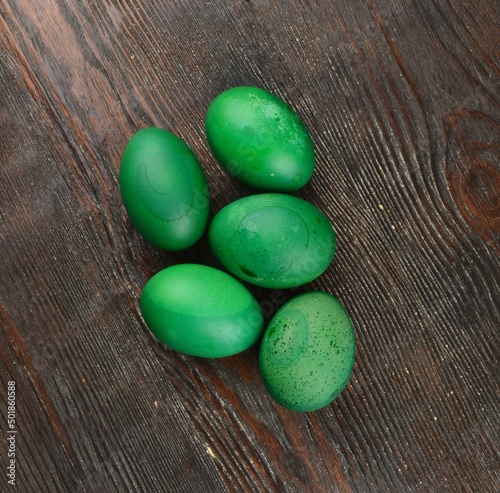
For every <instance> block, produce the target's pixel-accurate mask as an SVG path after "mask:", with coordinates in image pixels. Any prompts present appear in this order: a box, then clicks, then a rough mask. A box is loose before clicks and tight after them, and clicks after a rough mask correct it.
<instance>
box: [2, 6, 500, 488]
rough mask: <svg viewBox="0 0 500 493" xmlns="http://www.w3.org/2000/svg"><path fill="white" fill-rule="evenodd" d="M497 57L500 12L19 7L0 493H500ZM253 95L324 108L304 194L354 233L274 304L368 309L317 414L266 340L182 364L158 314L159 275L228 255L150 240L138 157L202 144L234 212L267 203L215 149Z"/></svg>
mask: <svg viewBox="0 0 500 493" xmlns="http://www.w3.org/2000/svg"><path fill="white" fill-rule="evenodd" d="M499 50H500V3H499V2H498V1H497V0H407V1H400V0H289V1H278V0H275V1H265V0H247V1H244V0H234V1H222V0H215V1H208V2H201V1H200V2H196V1H187V0H165V1H153V0H99V1H98V0H0V81H1V85H0V274H1V278H0V279H1V282H0V326H1V330H0V337H1V346H0V350H1V361H0V364H1V366H0V377H1V381H0V385H1V389H0V394H1V396H2V398H1V410H2V413H1V419H2V421H1V423H0V432H1V440H0V447H1V452H0V459H1V467H2V472H1V480H0V485H1V486H0V491H2V492H3V491H6V492H7V491H19V492H23V493H24V492H44V493H45V492H50V493H55V492H70V493H75V492H141V493H142V492H166V493H177V492H178V493H181V492H182V493H188V492H192V493H213V492H230V491H231V492H233V491H234V492H279V493H281V492H294V493H303V492H311V493H321V492H442V491H451V492H474V493H483V492H497V491H500V463H499V442H500V437H499V417H498V414H499V403H500V399H499V379H498V376H499V367H498V361H499V337H498V336H499V327H500V306H499V305H500V301H499V298H500V289H499V281H500V262H499V257H498V254H499V251H500V242H499V233H500V51H499ZM235 85H255V86H260V87H263V88H265V89H267V90H270V91H272V92H274V93H276V94H277V95H278V96H280V97H282V98H283V99H284V100H286V101H287V102H288V103H289V104H290V105H291V106H292V107H293V108H294V109H295V110H296V111H297V112H298V113H299V115H300V116H301V117H302V119H303V120H304V122H305V123H306V125H307V127H308V128H309V130H310V132H311V135H312V138H313V140H314V142H315V146H316V153H317V167H316V171H315V174H314V176H313V178H312V179H311V181H310V182H309V183H308V184H307V185H306V187H304V188H303V189H302V190H300V191H299V192H298V193H297V195H298V196H300V197H303V198H305V199H307V200H309V201H311V202H312V203H314V204H316V205H317V206H318V207H320V208H321V209H322V210H323V211H324V212H325V214H326V215H327V216H328V217H329V218H330V220H331V221H332V223H333V224H334V226H335V229H336V232H337V235H338V252H337V255H336V257H335V259H334V261H333V263H332V265H331V266H330V268H329V269H328V270H327V272H326V273H325V274H324V275H322V276H321V277H320V278H319V279H317V280H316V281H314V282H312V283H310V284H309V285H307V286H304V287H302V288H300V289H297V290H295V291H287V292H283V293H279V294H280V296H276V293H273V292H271V291H269V290H254V292H255V294H256V296H257V297H258V299H259V300H260V301H261V302H262V306H263V308H264V311H265V312H266V317H267V319H269V317H270V316H272V314H273V313H274V312H275V311H276V309H277V308H279V306H280V305H281V304H282V303H283V300H284V299H285V298H289V297H291V296H292V295H294V294H296V293H297V292H302V291H307V290H312V289H320V290H324V291H327V292H330V293H332V294H334V295H335V296H337V297H338V298H339V299H340V300H341V301H342V302H343V303H344V305H345V306H346V308H347V309H348V311H349V313H350V314H351V316H352V320H353V323H354V326H355V330H356V336H357V344H358V346H357V357H356V364H355V368H354V372H353V374H352V377H351V380H350V382H349V384H348V386H347V387H346V389H345V390H344V392H343V393H342V394H341V395H340V397H338V398H337V399H336V400H335V401H334V402H333V403H332V404H331V405H329V406H327V407H326V408H324V409H322V410H320V411H318V412H315V413H295V412H292V411H287V410H285V409H283V408H281V407H279V406H278V405H277V404H275V403H274V401H272V399H271V398H270V397H269V395H268V394H267V392H266V390H265V388H264V386H263V384H262V382H261V379H260V375H259V372H258V365H257V356H258V345H257V346H255V347H254V348H252V349H250V350H248V351H246V352H244V353H242V354H240V355H238V356H234V357H230V358H227V359H220V360H205V359H201V358H193V357H188V356H184V355H181V354H177V353H175V352H173V351H171V350H170V349H169V348H167V347H165V346H164V345H162V344H160V343H159V342H158V341H157V340H155V339H154V337H153V336H152V335H151V334H150V332H149V331H148V329H147V327H146V326H145V324H144V322H143V320H142V318H141V314H140V310H139V306H138V299H139V296H140V294H141V290H142V288H143V286H144V284H145V283H146V281H147V280H148V279H149V278H150V277H151V276H152V275H153V274H154V273H156V272H157V271H159V270H160V269H161V268H163V267H165V266H168V265H171V264H174V263H179V262H199V263H205V264H208V265H217V264H216V262H215V259H214V257H213V256H212V254H211V252H210V250H209V248H208V244H207V240H206V237H203V238H202V240H201V241H200V242H199V243H198V244H197V245H195V246H194V247H192V248H191V249H189V250H187V251H184V252H180V253H175V254H172V253H167V252H163V251H160V250H158V249H156V248H154V247H153V246H151V245H150V244H148V243H147V242H145V241H144V240H143V239H142V238H141V236H140V235H139V234H138V232H137V231H136V230H135V229H134V228H133V227H132V225H131V224H130V220H129V218H128V216H127V214H126V211H125V210H124V208H123V205H122V202H121V199H120V194H119V188H118V181H117V175H118V169H119V164H120V157H121V153H122V151H123V148H124V146H125V144H126V142H127V140H128V139H129V138H130V136H131V135H132V134H133V133H134V132H135V131H137V130H139V129H141V128H143V127H146V126H152V125H155V126H160V127H164V128H167V129H169V130H171V131H173V132H174V133H176V134H177V135H178V136H180V137H181V138H183V139H184V140H185V141H186V142H187V143H188V144H189V145H190V147H191V148H192V149H193V151H194V152H195V153H196V155H197V156H198V157H199V159H200V161H201V163H202V165H203V168H204V170H205V172H206V175H207V177H208V181H209V184H210V188H211V194H212V204H211V214H212V216H213V214H215V212H217V211H218V210H219V209H220V208H221V207H222V206H224V205H225V204H227V203H229V202H231V201H233V200H235V199H236V198H239V197H242V196H244V195H248V194H250V193H252V190H250V189H248V188H246V187H245V186H244V185H242V184H240V183H238V182H237V181H236V180H235V179H233V178H231V177H230V176H229V175H228V174H227V173H226V172H225V171H224V170H223V169H222V168H221V167H220V165H219V164H218V163H217V162H216V160H215V159H214V157H213V156H212V154H211V152H210V150H209V148H208V145H207V142H206V137H205V134H204V126H203V120H204V115H205V112H206V109H207V107H208V105H209V103H210V101H211V100H212V99H213V98H214V97H215V96H216V95H217V94H218V93H220V92H221V91H223V90H224V89H226V88H228V87H231V86H235ZM11 382H14V383H11ZM9 405H10V412H8V411H9V407H8V406H9ZM9 418H10V419H13V420H14V421H9ZM9 427H10V428H9ZM9 455H10V457H9ZM11 459H15V462H14V463H13V464H14V465H13V466H11V468H10V469H8V466H9V464H10V460H11ZM8 474H10V476H8ZM12 476H13V477H14V478H15V486H13V485H12V484H9V483H8V480H9V478H10V479H11V478H12ZM11 482H12V481H11Z"/></svg>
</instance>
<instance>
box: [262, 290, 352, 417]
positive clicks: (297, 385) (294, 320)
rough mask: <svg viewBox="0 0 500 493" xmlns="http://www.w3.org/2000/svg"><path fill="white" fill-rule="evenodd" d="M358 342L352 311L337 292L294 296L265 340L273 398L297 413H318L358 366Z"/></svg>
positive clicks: (266, 368)
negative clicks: (344, 305)
mask: <svg viewBox="0 0 500 493" xmlns="http://www.w3.org/2000/svg"><path fill="white" fill-rule="evenodd" d="M355 354H356V341H355V336H354V330H353V327H352V324H351V320H350V318H349V315H348V314H347V312H346V310H345V308H344V307H343V306H342V304H341V303H340V302H339V301H338V300H337V299H336V298H335V297H333V296H332V295H330V294H328V293H324V292H321V291H312V292H308V293H304V294H301V295H298V296H296V297H295V298H292V299H291V300H290V301H288V302H287V303H285V305H283V307H281V308H280V309H279V310H278V312H277V313H276V315H275V316H274V317H273V318H272V320H271V322H270V323H269V326H268V328H267V330H266V332H265V333H264V337H263V338H262V343H261V348H260V355H259V368H260V372H261V375H262V379H263V381H264V384H265V386H266V388H267V390H268V391H269V393H270V394H271V396H272V397H273V398H274V399H275V400H276V401H277V402H278V403H279V404H280V405H282V406H284V407H286V408H288V409H291V410H293V411H316V410H318V409H320V408H322V407H324V406H326V405H327V404H329V403H330V402H332V401H333V400H334V399H335V397H337V396H338V395H339V394H340V392H342V390H343V389H344V387H345V386H346V384H347V382H348V380H349V377H350V375H351V372H352V369H353V366H354V357H355Z"/></svg>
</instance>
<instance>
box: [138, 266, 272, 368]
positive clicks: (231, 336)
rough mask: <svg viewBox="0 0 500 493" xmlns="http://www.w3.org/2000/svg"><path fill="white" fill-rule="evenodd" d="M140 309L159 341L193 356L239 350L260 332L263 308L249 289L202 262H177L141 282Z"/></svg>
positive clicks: (250, 343) (253, 339) (213, 356)
mask: <svg viewBox="0 0 500 493" xmlns="http://www.w3.org/2000/svg"><path fill="white" fill-rule="evenodd" d="M140 307H141V311H142V315H143V318H144V321H145V322H146V325H147V326H148V327H149V329H150V330H151V332H152V333H153V334H154V335H155V336H156V337H157V338H158V339H159V340H160V341H162V342H163V343H165V344H166V345H167V346H169V347H171V348H172V349H174V350H176V351H179V352H182V353H185V354H189V355H192V356H200V357H206V358H221V357H225V356H231V355H234V354H237V353H240V352H242V351H244V350H245V349H248V348H249V347H251V346H252V345H253V344H254V343H255V342H256V341H257V339H258V338H259V336H260V335H261V333H262V330H263V315H262V310H261V308H260V305H259V304H258V303H257V301H256V299H255V298H254V297H253V295H252V294H251V293H250V291H249V290H248V289H247V288H246V287H245V286H243V284H241V283H240V282H239V281H238V280H236V279H235V278H234V277H232V276H230V275H229V274H227V273H225V272H223V271H221V270H219V269H215V268H213V267H208V266H206V265H199V264H177V265H173V266H171V267H167V268H166V269H163V270H161V271H160V272H158V273H157V274H155V275H154V276H153V277H152V278H151V279H150V280H149V281H148V282H147V283H146V285H145V287H144V290H143V292H142V295H141V299H140Z"/></svg>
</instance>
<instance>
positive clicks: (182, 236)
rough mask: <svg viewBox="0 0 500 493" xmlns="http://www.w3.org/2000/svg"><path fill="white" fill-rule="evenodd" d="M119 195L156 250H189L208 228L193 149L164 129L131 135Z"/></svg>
mask: <svg viewBox="0 0 500 493" xmlns="http://www.w3.org/2000/svg"><path fill="white" fill-rule="evenodd" d="M120 192H121V196H122V200H123V203H124V205H125V208H126V209H127V212H128V214H129V216H130V219H131V220H132V223H133V224H134V225H135V227H136V228H137V229H138V231H139V232H140V233H141V234H142V235H143V236H144V238H146V239H147V240H148V241H149V242H151V243H152V244H153V245H155V246H157V247H159V248H162V249H165V250H172V251H175V250H182V249H185V248H188V247H190V246H192V245H193V244H194V243H196V241H198V239H199V238H200V237H201V235H202V234H203V231H204V230H205V228H206V225H207V221H208V214H209V210H210V201H209V193H208V186H207V180H206V178H205V175H204V173H203V170H202V169H201V166H200V164H199V162H198V160H197V159H196V156H195V155H194V154H193V152H192V151H191V149H190V148H189V147H188V146H187V144H186V143H185V142H184V141H183V140H181V139H180V138H179V137H177V136H176V135H174V134H173V133H171V132H168V131H167V130H164V129H161V128H155V127H150V128H145V129H143V130H140V131H139V132H137V133H136V134H134V135H133V136H132V138H131V139H130V140H129V142H128V144H127V146H126V147H125V151H124V152H123V156H122V160H121V165H120Z"/></svg>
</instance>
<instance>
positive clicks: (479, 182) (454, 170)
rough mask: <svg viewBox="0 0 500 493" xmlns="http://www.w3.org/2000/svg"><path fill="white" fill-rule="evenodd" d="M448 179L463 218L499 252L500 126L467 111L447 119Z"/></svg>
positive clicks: (457, 112)
mask: <svg viewBox="0 0 500 493" xmlns="http://www.w3.org/2000/svg"><path fill="white" fill-rule="evenodd" d="M444 126H445V132H446V139H447V152H446V179H447V181H448V186H449V189H450V193H451V195H452V197H453V200H454V201H455V203H456V205H457V207H458V209H459V210H460V212H461V214H462V215H463V216H464V218H465V219H466V220H467V222H468V224H469V225H470V226H471V227H472V228H473V229H474V231H476V232H477V233H478V234H479V236H480V237H481V238H482V239H483V240H484V241H485V242H486V243H487V244H488V245H489V246H490V247H492V248H493V249H494V250H495V251H497V252H500V242H499V239H500V125H499V124H498V123H497V122H496V121H494V120H492V119H491V118H490V117H488V116H487V115H485V114H483V113H479V112H475V111H470V110H466V109H462V110H458V111H455V112H452V113H448V114H447V115H446V116H445V118H444Z"/></svg>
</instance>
